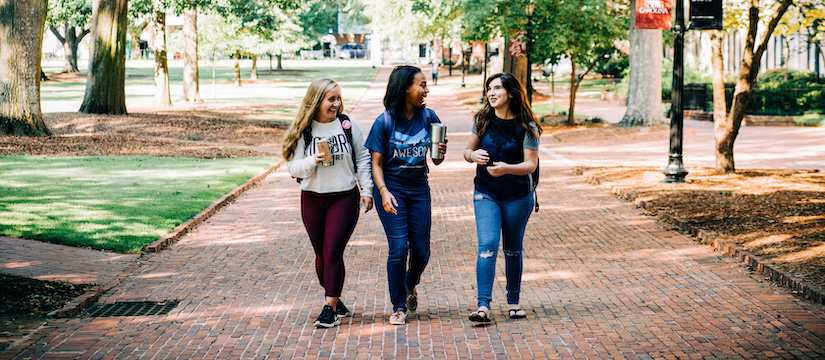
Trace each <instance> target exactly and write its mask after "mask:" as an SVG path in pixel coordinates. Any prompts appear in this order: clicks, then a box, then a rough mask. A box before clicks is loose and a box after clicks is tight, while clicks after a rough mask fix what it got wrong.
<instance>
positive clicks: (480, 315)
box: [470, 306, 493, 323]
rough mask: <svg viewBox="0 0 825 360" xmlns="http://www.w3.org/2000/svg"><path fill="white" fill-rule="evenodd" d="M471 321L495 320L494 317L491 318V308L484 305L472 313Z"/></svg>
mask: <svg viewBox="0 0 825 360" xmlns="http://www.w3.org/2000/svg"><path fill="white" fill-rule="evenodd" d="M470 321H473V322H480V323H488V322H490V321H493V319H491V318H490V310H489V309H487V308H486V307H483V306H482V307H480V308H478V310H476V311H473V312H472V313H470Z"/></svg>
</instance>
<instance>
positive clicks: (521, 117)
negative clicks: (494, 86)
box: [475, 73, 541, 137]
mask: <svg viewBox="0 0 825 360" xmlns="http://www.w3.org/2000/svg"><path fill="white" fill-rule="evenodd" d="M495 79H501V85H502V86H504V90H506V91H507V94H509V95H511V96H512V97H511V98H510V101H509V103H510V105H509V106H510V113H512V114H513V115H515V121H516V124H518V125H519V126H521V127H522V128H524V130H527V131H529V132H531V133H533V136H535V137H539V136H541V126H539V124H538V121H536V114H534V113H533V110H532V109H531V108H530V101H528V100H527V91H525V90H524V86H522V85H521V83H520V82H519V81H518V79H516V78H515V77H514V76H513V75H510V74H507V73H498V74H495V75H492V76H490V77H489V78H487V81H486V82H485V84H484V86H485V87H486V88H488V89H489V87H490V83H491V82H492V81H493V80H495ZM493 116H495V109H494V108H493V107H492V106H490V102H489V101H485V102H484V107H483V108H481V110H479V111H478V112H477V113H476V115H475V117H476V119H477V122H476V132H477V133H478V137H482V136H484V133H485V132H486V131H487V127H488V126H489V125H490V119H492V118H493ZM531 122H532V123H533V124H535V125H536V126H530V123H531Z"/></svg>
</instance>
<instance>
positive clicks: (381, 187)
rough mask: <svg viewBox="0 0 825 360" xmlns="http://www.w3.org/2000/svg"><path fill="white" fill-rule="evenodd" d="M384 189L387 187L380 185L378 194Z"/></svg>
mask: <svg viewBox="0 0 825 360" xmlns="http://www.w3.org/2000/svg"><path fill="white" fill-rule="evenodd" d="M385 187H387V185H381V186H380V187H379V188H378V192H381V189H383V188H385Z"/></svg>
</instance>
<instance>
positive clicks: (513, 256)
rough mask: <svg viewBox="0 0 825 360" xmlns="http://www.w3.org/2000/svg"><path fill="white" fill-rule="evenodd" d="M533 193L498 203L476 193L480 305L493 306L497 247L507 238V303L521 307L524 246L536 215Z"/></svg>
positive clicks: (477, 275)
mask: <svg viewBox="0 0 825 360" xmlns="http://www.w3.org/2000/svg"><path fill="white" fill-rule="evenodd" d="M533 201H534V200H533V193H532V192H531V193H530V194H529V195H527V196H525V197H523V198H520V199H514V200H496V199H493V198H492V197H491V196H490V195H487V194H483V193H480V192H478V191H475V192H474V193H473V205H474V206H475V213H476V231H477V232H478V259H477V260H476V281H478V306H486V307H488V308H489V307H490V301H492V299H493V281H494V280H495V275H496V257H497V256H498V244H499V241H500V240H501V238H502V235H503V238H504V272H505V275H506V277H507V303H508V304H518V303H519V293H520V292H521V272H522V255H521V249H522V243H523V241H524V230H525V228H526V227H527V220H529V219H530V214H531V213H532V212H533Z"/></svg>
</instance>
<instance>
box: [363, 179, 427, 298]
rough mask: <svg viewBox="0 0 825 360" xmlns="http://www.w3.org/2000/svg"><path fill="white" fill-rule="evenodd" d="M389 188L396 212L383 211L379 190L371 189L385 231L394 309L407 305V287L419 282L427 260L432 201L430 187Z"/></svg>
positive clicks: (388, 271)
mask: <svg viewBox="0 0 825 360" xmlns="http://www.w3.org/2000/svg"><path fill="white" fill-rule="evenodd" d="M389 190H390V192H391V193H392V195H393V196H394V197H395V200H396V201H398V206H397V207H396V209H397V210H398V215H393V214H390V213H388V212H386V211H384V207H383V206H382V205H381V203H382V200H381V194H380V192H379V191H377V190H376V191H373V199H375V204H376V206H375V210H376V211H377V212H378V218H380V219H381V224H382V225H383V226H384V233H386V234H387V243H388V244H389V251H388V256H387V281H388V283H389V288H390V301H392V305H393V311H397V310H398V309H399V308H402V309H406V308H407V290H408V289H413V288H415V286H416V285H418V283H419V282H420V281H421V274H422V273H423V272H424V268H425V267H426V266H427V263H428V262H429V261H430V225H431V223H432V220H431V214H432V206H431V204H432V201H431V198H430V189H429V187H423V188H419V189H412V190H398V189H392V188H390V189H389ZM408 257H409V263H410V264H409V268H408V267H407V258H408Z"/></svg>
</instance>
